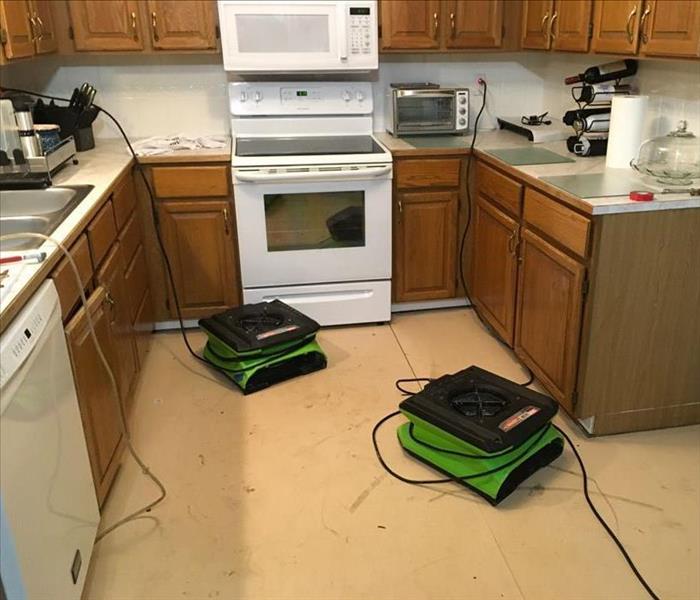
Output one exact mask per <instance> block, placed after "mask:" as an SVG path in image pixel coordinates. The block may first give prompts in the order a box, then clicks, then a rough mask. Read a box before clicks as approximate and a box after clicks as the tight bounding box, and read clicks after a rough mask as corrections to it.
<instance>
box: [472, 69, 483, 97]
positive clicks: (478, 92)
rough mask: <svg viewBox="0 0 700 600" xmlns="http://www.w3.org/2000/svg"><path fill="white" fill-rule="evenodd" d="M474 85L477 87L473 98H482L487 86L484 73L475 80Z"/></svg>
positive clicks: (473, 92)
mask: <svg viewBox="0 0 700 600" xmlns="http://www.w3.org/2000/svg"><path fill="white" fill-rule="evenodd" d="M474 83H475V84H476V87H475V89H474V90H473V91H472V96H481V95H482V94H483V93H484V89H485V88H486V85H487V84H486V75H484V74H483V73H479V74H478V75H477V76H476V78H475V79H474Z"/></svg>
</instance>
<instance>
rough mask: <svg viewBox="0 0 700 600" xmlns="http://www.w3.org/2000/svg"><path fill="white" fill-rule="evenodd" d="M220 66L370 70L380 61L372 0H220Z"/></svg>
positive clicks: (253, 70)
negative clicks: (221, 55)
mask: <svg viewBox="0 0 700 600" xmlns="http://www.w3.org/2000/svg"><path fill="white" fill-rule="evenodd" d="M218 4H219V23H220V27H221V46H222V52H223V58H224V69H226V70H227V71H231V72H238V73H279V72H338V71H370V70H372V69H376V68H377V67H378V64H379V57H378V49H377V46H378V27H377V2H376V0H342V1H337V2H336V1H332V0H296V1H295V0H287V1H272V0H262V1H261V0H255V1H253V0H219V3H218Z"/></svg>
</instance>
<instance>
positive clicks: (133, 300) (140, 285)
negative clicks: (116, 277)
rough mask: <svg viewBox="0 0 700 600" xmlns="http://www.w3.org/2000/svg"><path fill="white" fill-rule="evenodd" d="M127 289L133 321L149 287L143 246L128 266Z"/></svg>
mask: <svg viewBox="0 0 700 600" xmlns="http://www.w3.org/2000/svg"><path fill="white" fill-rule="evenodd" d="M124 280H125V282H126V289H127V290H128V292H129V305H130V306H129V310H130V314H131V322H132V323H133V322H134V320H135V319H136V315H137V314H138V310H139V307H140V305H141V300H142V299H143V296H144V294H145V293H146V288H148V270H147V268H146V256H145V253H144V251H143V246H142V245H139V247H138V248H137V249H136V254H135V255H134V258H133V260H132V261H131V263H129V265H128V266H127V268H126V273H124Z"/></svg>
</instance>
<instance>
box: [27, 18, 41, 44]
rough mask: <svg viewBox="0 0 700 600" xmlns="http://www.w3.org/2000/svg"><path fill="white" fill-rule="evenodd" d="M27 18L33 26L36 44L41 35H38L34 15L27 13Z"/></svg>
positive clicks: (33, 37) (33, 39) (33, 40)
mask: <svg viewBox="0 0 700 600" xmlns="http://www.w3.org/2000/svg"><path fill="white" fill-rule="evenodd" d="M27 17H29V24H30V25H31V30H32V42H36V41H37V40H38V39H39V34H38V33H37V25H36V19H35V18H34V15H32V14H30V13H27Z"/></svg>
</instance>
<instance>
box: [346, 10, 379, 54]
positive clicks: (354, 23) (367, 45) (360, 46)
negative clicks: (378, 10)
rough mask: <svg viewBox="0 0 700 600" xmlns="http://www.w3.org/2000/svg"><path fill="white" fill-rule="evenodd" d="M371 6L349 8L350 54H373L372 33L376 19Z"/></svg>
mask: <svg viewBox="0 0 700 600" xmlns="http://www.w3.org/2000/svg"><path fill="white" fill-rule="evenodd" d="M371 10H372V9H371V8H370V7H369V6H352V5H351V6H349V7H348V12H349V13H350V14H349V19H348V20H349V23H350V53H351V54H369V53H370V52H372V31H373V27H372V25H373V23H374V19H373V18H372V14H371Z"/></svg>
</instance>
